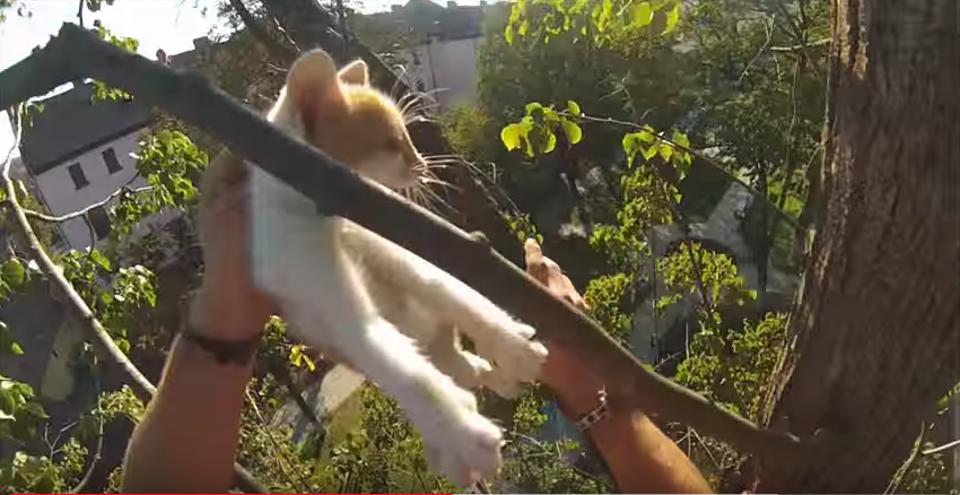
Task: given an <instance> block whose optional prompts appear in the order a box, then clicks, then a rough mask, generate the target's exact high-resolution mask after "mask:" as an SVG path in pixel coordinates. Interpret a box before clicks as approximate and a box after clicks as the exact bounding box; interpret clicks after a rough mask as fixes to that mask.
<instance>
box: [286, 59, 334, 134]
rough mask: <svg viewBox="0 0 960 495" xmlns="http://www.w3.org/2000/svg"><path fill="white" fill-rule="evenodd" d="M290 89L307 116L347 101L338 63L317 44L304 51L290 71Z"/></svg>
mask: <svg viewBox="0 0 960 495" xmlns="http://www.w3.org/2000/svg"><path fill="white" fill-rule="evenodd" d="M287 93H288V94H289V95H290V96H292V97H293V98H294V101H296V104H297V107H298V108H300V109H301V111H303V114H304V115H303V116H304V118H305V119H307V118H311V117H312V116H314V115H315V114H316V112H317V111H318V110H320V109H321V108H323V109H328V108H329V109H332V108H338V107H340V106H342V105H344V104H345V103H346V100H345V99H344V95H343V91H341V89H340V83H339V82H338V80H337V66H336V64H334V62H333V59H332V58H330V55H328V54H327V52H325V51H323V50H321V49H319V48H317V49H315V50H310V51H309V52H307V53H304V54H303V55H301V56H300V58H298V59H297V60H296V62H294V63H293V65H292V66H291V67H290V71H289V72H287Z"/></svg>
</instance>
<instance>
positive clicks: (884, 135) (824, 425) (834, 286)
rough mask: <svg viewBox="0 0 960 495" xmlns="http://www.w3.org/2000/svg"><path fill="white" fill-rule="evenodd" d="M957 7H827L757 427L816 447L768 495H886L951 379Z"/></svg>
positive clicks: (958, 137) (959, 142) (896, 3)
mask: <svg viewBox="0 0 960 495" xmlns="http://www.w3.org/2000/svg"><path fill="white" fill-rule="evenodd" d="M957 5H958V4H957V1H956V0H837V2H836V6H835V9H834V35H833V53H832V58H831V74H830V79H829V81H828V95H827V100H828V103H827V105H828V107H827V129H826V132H825V136H824V139H825V149H826V156H825V159H824V164H823V172H822V174H821V183H820V184H819V186H820V188H821V189H820V190H821V192H822V194H823V195H822V198H823V199H822V206H821V207H820V208H819V209H818V210H817V213H816V219H815V220H816V222H815V225H816V226H817V228H818V232H817V234H816V239H815V243H814V247H813V252H812V254H811V256H810V259H809V264H808V266H807V269H806V273H805V274H804V282H803V285H802V289H801V291H800V294H799V296H798V297H799V299H798V302H797V307H796V308H795V311H794V313H793V315H792V318H791V323H790V331H791V333H792V335H793V336H794V337H793V341H792V342H791V344H790V348H789V352H788V353H787V354H786V356H785V359H783V363H782V368H781V370H780V371H779V373H778V374H777V376H776V379H775V383H774V387H773V391H772V393H771V394H769V400H768V402H767V407H766V417H765V422H766V423H767V424H768V425H770V426H771V427H773V428H777V429H784V430H789V431H790V432H792V433H795V434H797V435H798V436H800V437H801V438H809V437H810V436H814V435H816V436H817V438H818V439H820V440H822V441H823V443H824V449H823V450H822V451H821V454H822V455H817V456H813V457H815V458H814V459H807V460H803V459H787V458H766V459H761V471H760V473H759V476H760V484H759V487H758V489H759V490H761V491H765V492H774V491H781V490H790V491H801V492H818V491H834V492H840V491H872V492H877V491H882V490H883V488H884V486H885V484H886V483H887V481H888V480H889V478H890V476H891V475H892V473H893V472H894V471H895V470H896V468H897V467H898V465H899V464H900V463H901V462H903V460H904V459H905V458H906V457H907V455H908V454H909V451H910V447H911V445H912V443H913V441H914V439H915V437H916V434H917V431H918V428H919V425H920V421H921V420H923V419H925V418H927V417H928V416H930V415H931V414H932V413H933V411H934V407H935V403H936V401H937V399H939V398H940V397H942V396H944V395H945V393H946V392H947V390H948V389H949V388H950V387H951V386H952V385H954V384H956V383H957V381H958V379H960V364H958V361H960V218H958V211H960V209H958V206H960V199H958V198H960V182H958V168H960V114H958V96H960V26H958V18H960V12H958V6H957Z"/></svg>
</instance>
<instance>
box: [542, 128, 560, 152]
mask: <svg viewBox="0 0 960 495" xmlns="http://www.w3.org/2000/svg"><path fill="white" fill-rule="evenodd" d="M556 147H557V135H556V134H554V133H552V132H550V133H549V134H547V144H546V146H544V147H543V154H544V155H545V154H547V153H550V152H551V151H553V150H554V149H556Z"/></svg>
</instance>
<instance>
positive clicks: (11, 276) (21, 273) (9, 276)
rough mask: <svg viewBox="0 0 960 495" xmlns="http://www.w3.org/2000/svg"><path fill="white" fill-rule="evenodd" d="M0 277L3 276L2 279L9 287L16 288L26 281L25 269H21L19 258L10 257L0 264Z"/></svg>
mask: <svg viewBox="0 0 960 495" xmlns="http://www.w3.org/2000/svg"><path fill="white" fill-rule="evenodd" d="M0 277H3V281H4V282H6V283H7V284H8V285H9V286H10V287H13V288H14V289H16V288H18V287H20V286H21V285H23V283H24V282H25V281H26V279H27V271H26V270H24V269H23V264H21V263H20V260H18V259H16V258H11V259H8V260H7V261H5V262H4V263H3V265H2V266H0Z"/></svg>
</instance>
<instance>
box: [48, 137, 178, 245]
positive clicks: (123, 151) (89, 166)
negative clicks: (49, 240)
mask: <svg viewBox="0 0 960 495" xmlns="http://www.w3.org/2000/svg"><path fill="white" fill-rule="evenodd" d="M143 132H144V131H143V130H140V131H134V132H132V133H130V134H127V135H125V136H122V137H120V138H118V139H116V140H114V141H112V142H110V143H107V144H104V145H102V146H99V147H97V148H94V149H91V150H89V151H87V152H86V153H83V154H82V155H80V156H76V157H74V158H71V159H70V160H67V161H65V162H63V163H59V164H57V165H56V166H55V167H53V168H51V169H49V170H47V171H45V172H43V173H42V174H39V175H36V176H34V184H35V186H36V187H37V189H38V190H39V192H40V194H41V196H42V199H43V201H44V203H46V205H47V208H49V209H50V212H51V213H52V214H53V215H57V216H59V215H65V214H67V213H71V212H74V211H77V210H80V209H83V208H86V207H87V206H89V205H91V204H93V203H96V202H98V201H102V200H103V199H104V198H106V197H107V196H110V195H111V194H112V193H113V192H114V191H116V190H118V189H120V188H121V187H123V186H124V185H126V184H127V183H128V182H129V181H130V179H131V178H132V177H134V176H135V175H136V173H137V168H136V163H137V162H136V159H135V158H133V157H132V156H130V154H131V153H135V152H136V151H137V149H138V146H137V143H138V141H139V139H140V137H141V135H142V134H143ZM107 148H113V151H114V153H116V155H117V160H118V161H119V162H120V166H121V167H122V168H123V169H122V170H120V171H119V172H116V173H113V174H111V173H110V172H109V171H108V170H107V165H106V163H104V160H103V156H102V155H101V152H103V151H104V150H106V149H107ZM74 163H79V164H80V167H81V168H82V169H83V173H84V175H85V176H86V177H87V181H88V182H89V185H87V186H86V187H83V188H82V189H77V188H76V186H75V185H74V182H73V179H72V178H71V177H70V172H69V170H68V169H69V166H70V165H72V164H74ZM145 184H146V182H145V181H144V180H143V178H140V177H138V178H137V179H136V180H134V181H133V182H132V183H130V186H131V187H140V186H143V185H145ZM163 217H169V215H163ZM60 229H61V233H62V234H63V236H64V239H65V240H66V242H67V244H68V245H69V247H70V248H72V249H77V250H82V249H86V248H87V247H89V246H90V231H89V229H88V228H87V224H86V222H85V221H84V220H83V219H82V218H75V219H73V220H69V221H67V222H65V223H62V224H60Z"/></svg>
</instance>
